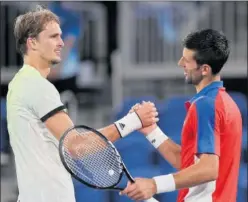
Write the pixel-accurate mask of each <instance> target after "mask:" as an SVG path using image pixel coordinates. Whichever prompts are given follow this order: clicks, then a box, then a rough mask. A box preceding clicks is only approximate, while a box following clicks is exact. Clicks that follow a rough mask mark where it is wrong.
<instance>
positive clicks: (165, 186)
mask: <svg viewBox="0 0 248 202" xmlns="http://www.w3.org/2000/svg"><path fill="white" fill-rule="evenodd" d="M153 179H154V180H155V183H156V186H157V192H156V193H157V194H160V193H164V192H171V191H175V190H176V183H175V180H174V177H173V175H172V174H169V175H160V176H156V177H154V178H153Z"/></svg>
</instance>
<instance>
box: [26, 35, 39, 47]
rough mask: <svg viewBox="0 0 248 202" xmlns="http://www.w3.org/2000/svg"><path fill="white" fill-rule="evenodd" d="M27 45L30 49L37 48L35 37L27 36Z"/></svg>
mask: <svg viewBox="0 0 248 202" xmlns="http://www.w3.org/2000/svg"><path fill="white" fill-rule="evenodd" d="M27 47H28V49H30V50H36V49H37V40H36V39H35V38H31V37H29V38H28V39H27Z"/></svg>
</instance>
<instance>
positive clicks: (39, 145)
mask: <svg viewBox="0 0 248 202" xmlns="http://www.w3.org/2000/svg"><path fill="white" fill-rule="evenodd" d="M60 110H65V107H64V105H63V103H62V102H61V100H60V95H59V93H58V91H57V90H56V88H55V87H54V85H53V84H51V83H50V82H49V81H48V80H47V79H45V78H43V77H42V76H41V74H40V73H39V72H38V71H37V70H36V69H35V68H33V67H31V66H28V65H24V66H23V67H22V68H21V69H20V71H19V72H18V73H17V74H16V75H15V77H14V78H13V80H12V81H11V82H10V84H9V90H8V94H7V121H8V130H9V135H10V143H11V146H12V149H13V152H14V156H15V163H16V172H17V182H18V188H19V201H20V202H75V195H74V188H73V183H72V179H71V176H70V174H69V173H68V172H67V171H66V170H65V168H64V167H63V165H62V162H61V160H60V157H59V152H58V143H59V142H58V140H57V139H56V138H55V137H54V136H53V135H52V134H51V133H50V131H49V130H48V129H47V128H46V126H45V124H44V121H46V120H47V119H48V118H49V117H51V116H52V115H54V114H55V113H56V112H58V111H60Z"/></svg>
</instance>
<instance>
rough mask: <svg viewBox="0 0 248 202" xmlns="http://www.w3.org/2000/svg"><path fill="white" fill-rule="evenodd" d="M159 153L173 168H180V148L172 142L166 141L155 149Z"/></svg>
mask: <svg viewBox="0 0 248 202" xmlns="http://www.w3.org/2000/svg"><path fill="white" fill-rule="evenodd" d="M157 150H158V151H159V153H160V154H161V155H162V156H163V158H164V159H165V160H167V161H168V162H169V163H170V164H171V165H172V166H173V167H174V168H176V169H178V170H179V169H180V167H181V146H180V145H178V144H176V143H175V142H174V141H173V140H171V139H168V140H166V141H164V142H163V143H162V144H161V145H160V146H159V147H158V149H157Z"/></svg>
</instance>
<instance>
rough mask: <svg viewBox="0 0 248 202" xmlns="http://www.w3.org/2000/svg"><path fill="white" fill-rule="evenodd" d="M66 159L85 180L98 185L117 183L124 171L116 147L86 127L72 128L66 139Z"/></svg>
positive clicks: (73, 170)
mask: <svg viewBox="0 0 248 202" xmlns="http://www.w3.org/2000/svg"><path fill="white" fill-rule="evenodd" d="M63 152H64V159H65V161H66V164H67V165H68V166H69V168H70V169H71V171H72V172H73V173H74V174H75V175H77V176H78V177H79V178H81V179H82V180H83V181H85V182H87V183H89V184H91V185H93V186H98V187H110V186H112V185H114V184H116V183H117V182H118V180H119V178H120V174H121V172H122V166H121V159H120V157H119V156H118V155H117V153H116V151H115V149H114V148H113V147H112V146H111V144H109V143H108V142H106V141H105V140H104V139H103V138H101V137H100V136H98V135H97V134H95V133H93V132H91V131H87V130H85V129H83V130H82V129H81V130H80V131H79V130H77V131H76V130H72V131H70V132H69V133H68V134H67V136H66V137H65V139H64V144H63Z"/></svg>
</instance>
